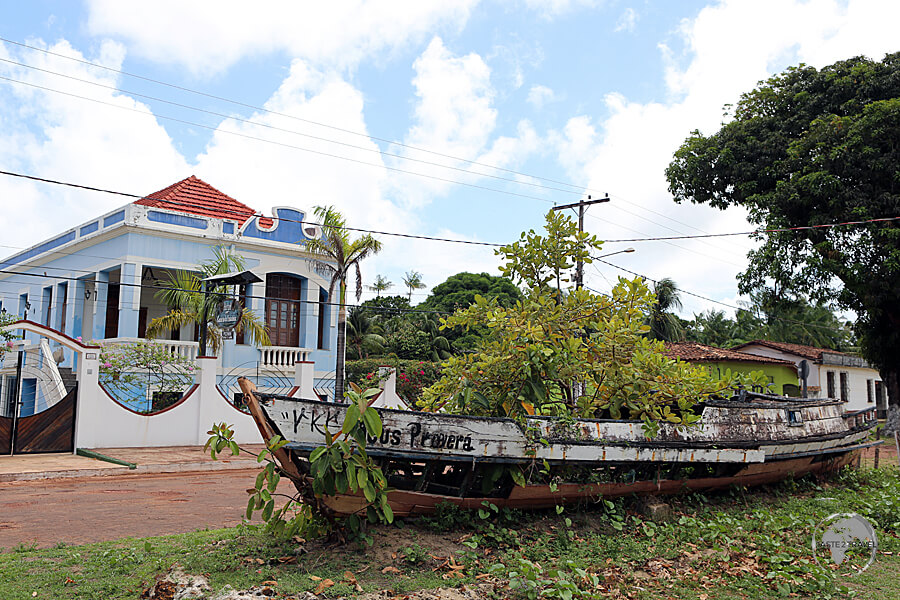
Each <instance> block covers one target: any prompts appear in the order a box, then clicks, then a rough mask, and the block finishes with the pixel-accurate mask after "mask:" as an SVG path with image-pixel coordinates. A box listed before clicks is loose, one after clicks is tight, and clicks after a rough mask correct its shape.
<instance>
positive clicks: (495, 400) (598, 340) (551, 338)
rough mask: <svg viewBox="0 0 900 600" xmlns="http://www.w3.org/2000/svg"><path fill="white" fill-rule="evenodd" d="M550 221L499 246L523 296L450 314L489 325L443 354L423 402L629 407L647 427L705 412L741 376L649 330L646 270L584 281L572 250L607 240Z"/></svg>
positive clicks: (467, 408) (479, 409) (617, 414)
mask: <svg viewBox="0 0 900 600" xmlns="http://www.w3.org/2000/svg"><path fill="white" fill-rule="evenodd" d="M545 229H546V234H545V235H539V234H536V233H534V231H530V232H528V233H527V234H523V238H522V239H521V240H520V241H519V242H516V243H514V244H510V245H508V246H504V247H503V248H500V249H499V250H498V254H500V255H502V256H503V257H504V258H505V259H506V263H505V264H504V266H503V267H502V268H501V270H502V271H503V272H504V273H510V274H511V275H513V276H515V277H517V279H519V280H521V281H522V283H523V284H525V285H527V286H528V288H529V289H528V292H526V294H525V297H524V298H523V299H522V300H520V301H519V302H517V303H516V304H515V305H513V306H510V307H503V306H500V305H499V303H498V301H497V298H492V299H490V300H488V299H486V298H484V297H482V296H476V298H475V303H474V304H472V305H471V306H468V307H466V308H463V309H459V310H457V311H456V312H455V313H454V314H453V315H452V316H450V317H448V318H446V319H444V321H443V325H444V327H445V328H447V327H466V328H472V327H482V328H484V330H485V331H486V332H487V333H486V335H485V337H484V338H483V339H482V340H481V341H480V343H479V345H478V348H477V351H476V352H473V353H468V354H463V355H457V356H451V357H450V358H449V359H448V360H447V361H446V362H445V363H444V365H443V370H442V377H441V379H440V380H438V381H437V382H436V383H435V384H434V385H432V386H431V387H429V388H426V389H425V390H423V397H422V400H421V401H420V403H419V404H420V406H421V407H422V408H423V409H424V410H433V411H436V410H446V411H452V412H461V413H467V414H478V415H492V416H498V415H502V416H513V417H515V416H521V415H524V414H526V413H527V414H559V415H577V416H581V417H601V416H611V417H613V418H623V417H630V418H634V419H641V420H643V421H644V424H645V431H646V432H647V434H648V435H652V434H653V432H654V431H655V430H656V423H657V422H658V421H663V420H664V421H668V422H671V423H677V424H680V425H689V424H691V423H694V422H696V421H697V420H698V419H699V416H697V415H696V414H694V413H693V411H692V410H691V407H692V406H693V405H694V404H695V403H696V402H698V401H701V400H703V399H704V398H707V397H709V396H710V395H711V394H715V393H719V392H722V391H723V390H724V389H725V388H727V387H728V386H729V385H731V383H732V382H731V381H730V380H729V381H717V380H714V379H713V378H712V376H711V375H710V373H709V372H708V371H707V370H706V369H704V368H702V367H695V366H692V365H689V364H687V363H683V362H680V361H677V360H673V359H671V358H669V357H668V356H667V355H666V353H665V350H664V345H663V342H661V341H659V340H653V339H650V338H648V337H647V336H646V335H645V334H646V333H647V332H648V331H649V329H650V328H649V326H647V325H645V324H644V319H645V316H646V315H647V313H648V311H649V309H650V306H651V304H653V303H654V302H655V300H656V297H655V296H654V294H653V293H652V292H651V291H650V290H649V289H648V288H647V286H646V285H645V284H644V283H643V281H642V280H641V279H635V280H633V281H626V280H624V279H620V280H619V282H618V284H617V285H616V286H614V287H613V289H612V291H611V293H610V294H609V295H598V294H594V293H591V292H590V291H589V290H587V289H575V286H574V283H572V278H571V277H569V275H570V274H571V270H572V267H573V266H574V264H573V263H574V261H573V260H572V257H573V256H575V257H577V256H584V257H589V256H590V254H592V253H594V252H596V251H597V250H599V249H600V242H599V240H597V239H596V238H593V237H592V236H588V235H586V234H583V233H579V232H578V231H577V226H575V224H574V223H573V221H572V220H571V219H568V218H567V217H564V216H561V215H559V214H558V213H554V212H552V211H551V212H550V213H549V214H548V215H547V224H546V227H545ZM557 286H559V287H557ZM582 387H583V389H584V390H585V393H584V394H582V395H580V396H578V397H576V396H577V394H576V393H575V390H578V389H581V388H582Z"/></svg>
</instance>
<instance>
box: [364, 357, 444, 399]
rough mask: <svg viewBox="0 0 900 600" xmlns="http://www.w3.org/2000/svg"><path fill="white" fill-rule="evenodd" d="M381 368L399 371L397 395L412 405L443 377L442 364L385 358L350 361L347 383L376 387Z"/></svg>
mask: <svg viewBox="0 0 900 600" xmlns="http://www.w3.org/2000/svg"><path fill="white" fill-rule="evenodd" d="M379 367H393V368H394V369H395V370H396V371H397V394H398V395H399V396H400V397H401V398H403V399H404V400H406V401H407V402H408V403H410V404H411V405H413V404H415V402H416V401H417V400H418V399H419V397H420V396H421V394H422V390H423V389H424V388H426V387H428V386H430V385H432V384H433V383H434V382H435V381H437V380H438V379H439V378H440V376H441V365H440V363H434V362H431V361H422V360H403V359H398V358H393V357H385V358H370V359H367V360H351V361H348V362H347V381H348V382H351V383H355V384H356V385H358V386H360V387H365V386H372V385H376V384H377V383H379V380H380V376H379V374H378V370H379Z"/></svg>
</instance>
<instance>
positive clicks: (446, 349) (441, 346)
mask: <svg viewBox="0 0 900 600" xmlns="http://www.w3.org/2000/svg"><path fill="white" fill-rule="evenodd" d="M421 327H422V331H424V332H425V333H426V334H427V335H428V343H429V345H430V349H431V357H430V358H431V361H432V362H441V361H442V360H447V359H448V358H450V356H451V354H452V352H451V349H450V342H449V341H448V340H447V338H446V337H444V334H443V333H442V332H441V326H440V323H439V321H438V317H437V315H435V314H430V315H426V316H425V319H423V321H422V324H421Z"/></svg>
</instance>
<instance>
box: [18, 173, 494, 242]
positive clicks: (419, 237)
mask: <svg viewBox="0 0 900 600" xmlns="http://www.w3.org/2000/svg"><path fill="white" fill-rule="evenodd" d="M0 175H8V176H10V177H19V178H22V179H30V180H32V181H39V182H41V183H50V184H53V185H62V186H66V187H71V188H77V189H82V190H87V191H91V192H102V193H104V194H112V195H115V196H124V197H126V198H135V199H137V200H153V201H154V202H160V203H162V204H172V205H173V206H190V207H192V208H198V209H199V208H202V209H205V210H209V207H208V206H202V205H199V204H192V203H190V202H175V201H172V200H165V199H161V198H153V197H152V195H150V196H141V195H138V194H130V193H128V192H118V191H115V190H109V189H104V188H98V187H93V186H89V185H81V184H77V183H69V182H66V181H59V180H56V179H47V178H44V177H37V176H35V175H26V174H24V173H16V172H13V171H4V170H0ZM154 193H155V192H154ZM216 210H217V211H219V212H220V213H224V214H230V215H234V216H235V217H239V218H240V219H245V218H247V215H246V214H245V213H239V212H237V211H234V210H229V209H225V208H217V209H216ZM254 216H262V215H261V214H258V213H257V214H256V215H254ZM263 218H266V219H272V220H273V221H285V222H288V223H300V224H301V225H316V226H318V227H324V226H325V225H324V224H323V223H317V222H315V221H306V220H299V219H290V218H288V217H278V216H272V217H263ZM333 227H334V229H343V230H346V231H356V232H359V233H371V234H374V235H390V236H395V237H403V238H411V239H416V240H428V241H431V242H449V243H454V244H469V245H473V246H504V245H505V244H497V243H492V242H477V241H473V240H459V239H453V238H441V237H435V236H429V235H416V234H412V233H396V232H392V231H379V230H375V229H362V228H359V227H348V226H346V225H334V226H333ZM6 247H11V246H6ZM98 258H102V257H98Z"/></svg>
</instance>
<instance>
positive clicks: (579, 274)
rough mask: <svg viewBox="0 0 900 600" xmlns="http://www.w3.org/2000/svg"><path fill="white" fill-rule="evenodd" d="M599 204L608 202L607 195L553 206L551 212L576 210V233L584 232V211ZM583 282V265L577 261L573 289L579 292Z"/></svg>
mask: <svg viewBox="0 0 900 600" xmlns="http://www.w3.org/2000/svg"><path fill="white" fill-rule="evenodd" d="M601 202H609V194H606V196H604V197H603V198H595V199H593V200H592V199H591V196H590V195H588V197H587V200H579V201H578V202H573V203H572V204H563V205H562V206H554V207H553V208H552V209H551V210H564V209H566V208H577V209H578V233H582V232H584V209H585V207H588V206H590V205H591V204H600V203H601ZM583 282H584V263H583V262H582V261H581V260H580V259H579V260H578V261H576V262H575V289H578V290H580V289H581V286H582V284H583Z"/></svg>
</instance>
